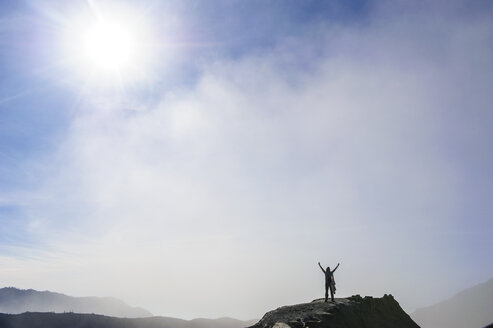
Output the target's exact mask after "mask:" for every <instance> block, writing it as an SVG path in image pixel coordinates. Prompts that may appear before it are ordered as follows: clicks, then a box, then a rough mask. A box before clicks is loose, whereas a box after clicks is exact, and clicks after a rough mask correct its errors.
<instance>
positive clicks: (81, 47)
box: [63, 6, 154, 84]
mask: <svg viewBox="0 0 493 328" xmlns="http://www.w3.org/2000/svg"><path fill="white" fill-rule="evenodd" d="M91 8H92V9H91V12H90V14H81V15H78V16H74V19H72V20H71V24H70V28H67V29H66V30H65V31H64V34H63V40H64V41H63V42H64V47H65V49H66V51H67V53H66V55H67V58H70V61H69V63H70V66H71V68H72V69H74V70H75V71H76V72H77V74H78V75H79V76H81V77H83V78H84V79H86V80H87V81H89V82H91V83H96V84H106V83H113V82H114V81H117V82H118V83H129V82H134V81H138V80H141V79H145V78H147V76H148V73H149V65H150V61H151V58H152V57H153V54H152V52H153V51H152V49H153V48H152V47H151V46H150V44H154V43H153V42H151V38H152V36H151V33H150V26H148V24H149V19H146V18H145V17H143V16H142V15H138V13H136V11H135V10H130V9H129V8H127V10H123V11H122V10H120V9H121V8H118V7H116V8H106V7H105V8H103V9H105V10H96V8H95V7H94V6H93V7H91Z"/></svg>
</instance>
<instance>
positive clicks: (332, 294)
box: [330, 286, 334, 302]
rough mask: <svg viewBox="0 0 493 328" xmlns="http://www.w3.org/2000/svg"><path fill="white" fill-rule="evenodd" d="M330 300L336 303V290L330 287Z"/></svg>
mask: <svg viewBox="0 0 493 328" xmlns="http://www.w3.org/2000/svg"><path fill="white" fill-rule="evenodd" d="M330 299H331V300H332V302H334V289H333V288H332V286H330Z"/></svg>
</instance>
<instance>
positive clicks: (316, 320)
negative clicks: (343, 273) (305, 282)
mask: <svg viewBox="0 0 493 328" xmlns="http://www.w3.org/2000/svg"><path fill="white" fill-rule="evenodd" d="M305 327H306V328H363V327H364V328H419V326H418V325H417V324H416V323H415V322H414V321H413V320H412V319H411V318H410V317H409V316H408V315H407V314H406V312H404V310H402V308H401V307H400V305H399V303H398V302H397V301H396V300H395V299H394V297H393V296H392V295H384V296H383V297H382V298H373V297H369V296H367V297H361V296H359V295H356V296H351V297H348V298H338V299H335V302H334V303H332V302H330V301H329V302H327V303H325V302H324V301H323V299H319V300H315V301H313V302H311V303H304V304H297V305H290V306H283V307H280V308H278V309H276V310H274V311H270V312H268V313H266V314H265V315H264V317H263V318H262V319H261V320H260V321H259V322H258V323H256V324H255V325H253V326H251V327H250V328H305Z"/></svg>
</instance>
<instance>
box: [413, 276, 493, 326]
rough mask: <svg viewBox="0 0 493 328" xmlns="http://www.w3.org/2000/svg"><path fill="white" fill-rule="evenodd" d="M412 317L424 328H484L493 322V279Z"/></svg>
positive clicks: (423, 309)
mask: <svg viewBox="0 0 493 328" xmlns="http://www.w3.org/2000/svg"><path fill="white" fill-rule="evenodd" d="M411 317H412V318H413V319H414V321H416V322H417V323H418V324H419V325H420V326H421V327H423V328H464V327H468V328H482V327H485V326H486V325H488V324H491V323H492V322H493V279H490V280H488V281H486V282H484V283H482V284H479V285H476V286H474V287H471V288H469V289H466V290H464V291H462V292H460V293H459V294H457V295H455V296H454V297H452V298H450V299H448V300H445V301H443V302H440V303H437V304H434V305H432V306H429V307H426V308H421V309H417V310H416V311H415V312H413V313H412V314H411Z"/></svg>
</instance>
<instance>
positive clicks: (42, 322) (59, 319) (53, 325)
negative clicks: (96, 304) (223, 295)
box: [0, 312, 255, 328]
mask: <svg viewBox="0 0 493 328" xmlns="http://www.w3.org/2000/svg"><path fill="white" fill-rule="evenodd" d="M254 322H255V321H240V320H235V319H231V318H221V319H194V320H190V321H187V320H182V319H175V318H167V317H151V318H115V317H108V316H103V315H98V314H80V313H31V312H26V313H22V314H1V313H0V327H2V328H20V327H22V328H67V327H77V328H243V327H247V326H249V325H252V324H253V323H254Z"/></svg>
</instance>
